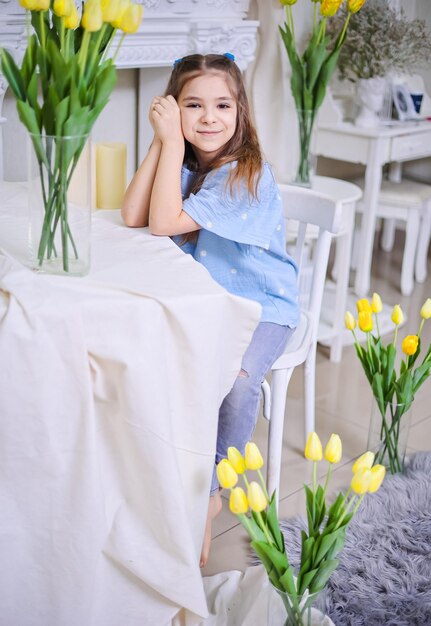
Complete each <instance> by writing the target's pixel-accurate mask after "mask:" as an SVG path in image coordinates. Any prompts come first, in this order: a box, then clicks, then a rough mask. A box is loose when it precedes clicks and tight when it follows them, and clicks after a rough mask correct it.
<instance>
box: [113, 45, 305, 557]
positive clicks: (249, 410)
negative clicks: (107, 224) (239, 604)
mask: <svg viewBox="0 0 431 626" xmlns="http://www.w3.org/2000/svg"><path fill="white" fill-rule="evenodd" d="M149 119H150V123H151V125H152V128H153V130H154V140H153V142H152V144H151V146H150V148H149V151H148V154H147V156H146V157H145V159H144V161H143V162H142V164H141V166H140V167H139V169H138V171H137V172H136V174H135V176H134V178H133V180H132V181H131V183H130V185H129V187H128V189H127V191H126V194H125V197H124V201H123V205H122V208H121V214H122V217H123V219H124V222H125V223H126V224H127V225H128V226H135V227H136V226H149V229H150V231H151V233H153V234H154V235H169V236H178V237H175V238H174V239H175V240H176V241H177V243H178V245H180V246H182V247H183V249H184V251H185V252H189V253H190V254H192V255H193V257H194V258H195V259H196V260H197V261H199V262H200V263H202V264H203V265H205V267H206V268H207V269H208V271H209V272H210V274H211V275H212V276H213V278H214V279H215V280H216V281H217V282H219V283H220V284H221V285H222V286H223V287H225V288H226V289H227V290H228V291H229V292H231V293H233V294H236V295H238V296H242V297H245V298H250V299H252V300H256V301H257V302H259V303H260V304H261V306H262V317H261V321H260V323H259V325H258V327H257V329H256V330H255V333H254V335H253V338H252V341H251V343H250V345H249V347H248V348H247V351H246V352H245V354H244V357H243V361H242V368H241V371H240V372H239V375H238V378H237V380H236V382H235V384H234V386H233V388H232V390H231V391H230V393H229V394H228V395H227V396H226V398H225V399H224V401H223V403H222V405H221V407H220V412H219V423H218V434H217V452H216V458H215V462H216V464H217V463H218V462H219V461H220V460H221V459H222V458H224V457H226V456H227V448H228V447H229V446H235V447H237V448H238V449H239V450H240V451H241V452H243V451H244V447H245V444H246V442H247V441H249V440H250V439H251V436H252V433H253V431H254V428H255V424H256V421H257V416H258V412H259V403H260V388H261V383H262V380H263V378H264V376H265V374H266V373H267V372H268V371H269V370H270V368H271V366H272V364H273V363H274V361H275V360H276V359H277V358H278V357H279V356H280V355H281V354H282V353H283V350H284V348H285V346H286V343H287V341H288V339H289V337H290V336H291V334H292V333H293V330H294V328H295V327H296V324H297V320H298V304H297V287H296V278H297V268H296V266H295V264H294V262H293V260H292V259H291V258H290V257H289V256H288V255H287V253H286V247H285V237H284V227H283V215H282V206H281V199H280V195H279V193H278V189H277V184H276V182H275V179H274V176H273V173H272V171H271V168H270V166H269V165H268V163H266V162H263V159H262V155H261V151H260V147H259V143H258V140H257V136H256V131H255V129H254V127H253V124H252V121H251V115H250V109H249V104H248V101H247V96H246V92H245V88H244V84H243V80H242V76H241V73H240V71H239V69H238V67H237V66H236V64H235V62H234V57H233V55H231V54H226V55H218V54H208V55H205V56H202V55H199V54H193V55H190V56H187V57H184V58H183V59H179V60H178V61H176V62H175V64H174V68H173V71H172V75H171V78H170V80H169V84H168V86H167V89H166V92H165V95H164V96H159V97H155V98H154V99H153V101H152V103H151V107H150V112H149ZM209 500H210V502H209V509H208V518H207V525H206V530H205V538H204V543H203V547H202V554H201V560H200V564H201V567H202V566H204V565H205V563H206V562H207V559H208V554H209V548H210V543H211V522H212V519H213V518H214V517H215V516H216V515H217V514H218V513H219V512H220V510H221V497H220V493H219V485H218V482H217V476H216V474H215V472H214V475H213V480H212V485H211V492H210V499H209Z"/></svg>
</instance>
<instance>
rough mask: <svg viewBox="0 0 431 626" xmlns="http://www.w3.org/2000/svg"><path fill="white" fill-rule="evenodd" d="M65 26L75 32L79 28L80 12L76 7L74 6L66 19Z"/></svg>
mask: <svg viewBox="0 0 431 626" xmlns="http://www.w3.org/2000/svg"><path fill="white" fill-rule="evenodd" d="M64 26H65V28H69V29H70V30H75V28H78V26H79V15H78V10H77V8H76V6H75V5H73V8H72V13H71V14H70V15H69V16H68V17H65V18H64Z"/></svg>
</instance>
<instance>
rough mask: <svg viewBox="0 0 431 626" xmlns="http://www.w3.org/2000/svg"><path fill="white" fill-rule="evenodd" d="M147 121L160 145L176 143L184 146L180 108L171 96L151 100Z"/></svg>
mask: <svg viewBox="0 0 431 626" xmlns="http://www.w3.org/2000/svg"><path fill="white" fill-rule="evenodd" d="M149 119H150V124H151V126H152V127H153V130H154V134H155V136H156V138H158V139H159V140H160V141H161V142H162V143H166V142H172V141H178V142H181V143H182V144H184V137H183V133H182V130H181V113H180V108H179V106H178V104H177V101H176V100H175V98H174V97H173V96H166V98H165V97H164V96H157V97H155V98H153V101H152V102H151V106H150V113H149Z"/></svg>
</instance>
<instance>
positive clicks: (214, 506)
mask: <svg viewBox="0 0 431 626" xmlns="http://www.w3.org/2000/svg"><path fill="white" fill-rule="evenodd" d="M221 508H222V500H221V495H220V492H218V493H216V494H215V495H213V496H210V501H209V505H208V515H207V522H206V525H205V534H204V542H203V544H202V552H201V560H200V562H199V565H200V567H205V565H206V564H207V561H208V556H209V553H210V547H211V526H212V521H213V519H214V518H215V517H217V515H218V514H219V513H220V511H221Z"/></svg>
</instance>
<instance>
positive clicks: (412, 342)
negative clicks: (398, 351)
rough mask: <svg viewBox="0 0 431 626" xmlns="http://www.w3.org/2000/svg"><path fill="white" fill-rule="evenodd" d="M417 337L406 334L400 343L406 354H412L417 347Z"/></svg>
mask: <svg viewBox="0 0 431 626" xmlns="http://www.w3.org/2000/svg"><path fill="white" fill-rule="evenodd" d="M418 343H419V338H418V336H417V335H407V337H405V338H404V339H403V342H402V344H401V348H402V351H403V352H404V354H407V356H412V355H413V354H415V352H416V350H417V349H418Z"/></svg>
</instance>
